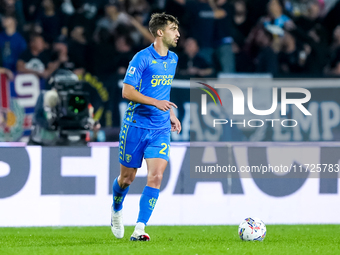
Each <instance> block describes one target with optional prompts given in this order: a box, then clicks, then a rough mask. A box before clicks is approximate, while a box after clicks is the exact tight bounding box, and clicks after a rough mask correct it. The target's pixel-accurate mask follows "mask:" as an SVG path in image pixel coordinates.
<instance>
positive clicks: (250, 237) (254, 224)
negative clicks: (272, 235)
mask: <svg viewBox="0 0 340 255" xmlns="http://www.w3.org/2000/svg"><path fill="white" fill-rule="evenodd" d="M266 232H267V229H266V225H265V224H264V223H263V221H262V220H260V219H259V218H253V217H249V218H246V219H244V220H243V221H242V222H241V224H240V225H239V227H238V235H239V237H240V238H241V239H242V240H244V241H263V239H264V238H265V237H266Z"/></svg>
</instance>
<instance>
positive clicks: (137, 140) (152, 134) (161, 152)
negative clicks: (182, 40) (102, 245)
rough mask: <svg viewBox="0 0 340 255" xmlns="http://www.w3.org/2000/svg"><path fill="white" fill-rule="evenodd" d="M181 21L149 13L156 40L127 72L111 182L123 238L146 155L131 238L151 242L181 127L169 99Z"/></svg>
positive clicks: (117, 230) (114, 225)
mask: <svg viewBox="0 0 340 255" xmlns="http://www.w3.org/2000/svg"><path fill="white" fill-rule="evenodd" d="M178 24H179V23H178V20H177V19H176V18H175V17H173V16H171V15H168V14H165V13H162V14H160V13H155V14H153V15H152V16H151V20H150V22H149V30H150V32H151V34H152V35H153V36H154V38H155V41H154V43H153V44H151V45H150V46H149V47H147V48H145V49H144V50H141V51H140V52H138V53H137V54H136V55H135V56H134V57H133V59H132V60H131V61H130V64H129V67H128V69H127V72H126V74H125V78H124V81H123V83H124V86H123V97H124V98H127V99H128V100H130V103H129V105H128V108H127V110H126V112H125V116H124V123H123V125H122V127H121V131H120V138H119V162H120V175H119V176H118V177H117V178H116V179H115V180H114V183H113V204H112V208H111V230H112V233H113V234H114V235H115V236H116V237H117V238H123V236H124V225H123V216H122V204H123V201H124V198H125V196H126V194H127V193H128V191H129V185H130V184H131V183H132V182H133V180H134V179H135V176H136V173H137V168H140V167H141V165H142V160H143V158H145V160H146V164H147V168H148V175H147V184H146V186H145V188H144V190H143V192H142V196H141V198H140V202H139V207H140V208H139V215H138V219H137V224H136V227H135V230H134V232H133V233H132V235H131V238H130V240H131V241H149V240H150V237H149V235H148V234H147V233H145V230H144V228H145V226H146V224H147V222H148V221H149V218H150V216H151V213H152V211H153V209H154V207H155V204H156V202H157V199H158V195H159V188H160V186H161V181H162V178H163V172H164V170H165V168H166V166H167V163H168V160H169V150H170V131H177V133H179V132H180V131H181V123H180V122H179V120H178V119H177V118H176V116H175V114H174V112H173V109H172V107H176V108H177V106H176V105H175V104H174V103H172V102H170V101H169V100H170V89H171V83H172V80H173V78H174V75H175V71H176V66H177V61H178V57H177V55H176V54H175V53H174V52H172V51H169V48H170V47H176V45H177V41H178V39H179V37H180V34H179V31H178Z"/></svg>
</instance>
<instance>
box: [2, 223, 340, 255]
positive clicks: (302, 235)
mask: <svg viewBox="0 0 340 255" xmlns="http://www.w3.org/2000/svg"><path fill="white" fill-rule="evenodd" d="M146 230H147V233H149V234H150V237H151V241H150V242H130V241H129V237H130V235H131V233H132V231H133V227H125V237H124V238H123V239H120V240H118V239H115V237H114V236H113V235H112V233H111V229H110V227H41V228H0V254H1V255H7V254H20V255H23V254H30V255H33V254H44V255H47V254H58V255H61V254H118V255H123V254H156V255H161V254H186V255H189V254H193V255H195V254H198V255H200V254H264V255H266V254H275V255H277V254H322V255H323V254H340V225H268V226H267V236H266V238H265V240H264V241H263V242H245V241H241V240H240V238H239V237H238V234H237V230H238V227H237V226H148V227H147V229H146Z"/></svg>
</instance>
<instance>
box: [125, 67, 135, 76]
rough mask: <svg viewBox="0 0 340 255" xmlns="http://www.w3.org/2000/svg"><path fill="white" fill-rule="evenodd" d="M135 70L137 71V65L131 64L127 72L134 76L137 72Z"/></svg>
mask: <svg viewBox="0 0 340 255" xmlns="http://www.w3.org/2000/svg"><path fill="white" fill-rule="evenodd" d="M135 71H136V67H133V66H131V67H130V69H129V71H128V73H127V74H128V75H129V76H133V75H134V74H135Z"/></svg>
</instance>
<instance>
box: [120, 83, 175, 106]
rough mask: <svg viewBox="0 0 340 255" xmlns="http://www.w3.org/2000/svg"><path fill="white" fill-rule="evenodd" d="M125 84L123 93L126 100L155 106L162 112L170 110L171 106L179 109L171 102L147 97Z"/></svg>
mask: <svg viewBox="0 0 340 255" xmlns="http://www.w3.org/2000/svg"><path fill="white" fill-rule="evenodd" d="M123 84H124V86H123V92H122V96H123V98H126V99H128V100H130V101H133V102H135V103H138V104H147V105H153V106H155V107H157V108H158V109H159V110H162V111H168V110H170V109H171V106H174V107H176V108H177V105H175V104H174V103H172V102H169V101H167V100H157V99H155V98H152V97H148V96H145V95H143V94H142V93H140V92H139V91H137V90H136V89H135V87H134V86H132V85H130V84H127V83H123Z"/></svg>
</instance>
